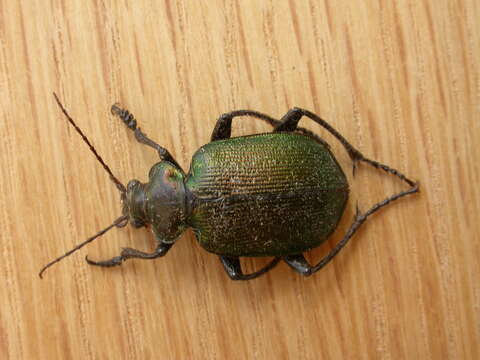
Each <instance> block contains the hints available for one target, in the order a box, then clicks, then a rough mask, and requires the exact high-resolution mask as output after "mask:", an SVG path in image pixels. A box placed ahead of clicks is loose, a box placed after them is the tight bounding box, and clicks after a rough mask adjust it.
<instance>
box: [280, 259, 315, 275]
mask: <svg viewBox="0 0 480 360" xmlns="http://www.w3.org/2000/svg"><path fill="white" fill-rule="evenodd" d="M283 261H285V262H286V263H287V264H288V266H290V267H291V268H292V269H293V270H295V271H296V272H298V273H300V274H302V275H303V276H310V275H312V274H313V272H314V271H313V267H312V265H310V264H309V263H308V261H307V260H306V259H305V257H304V256H303V255H302V254H297V255H287V256H285V257H284V258H283Z"/></svg>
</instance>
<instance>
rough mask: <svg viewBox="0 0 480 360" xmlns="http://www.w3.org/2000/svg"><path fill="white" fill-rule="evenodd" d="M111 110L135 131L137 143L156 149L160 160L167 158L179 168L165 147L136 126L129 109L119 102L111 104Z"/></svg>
mask: <svg viewBox="0 0 480 360" xmlns="http://www.w3.org/2000/svg"><path fill="white" fill-rule="evenodd" d="M111 112H112V114H113V115H116V116H118V117H119V118H120V119H121V120H122V121H123V122H124V123H125V125H127V127H128V128H129V129H130V130H132V131H133V132H134V133H135V139H137V141H138V142H139V143H141V144H144V145H147V146H149V147H151V148H153V149H155V150H157V152H158V155H159V156H160V159H161V160H167V161H169V162H171V163H172V164H174V165H175V166H177V167H179V168H180V165H178V163H177V161H176V160H175V159H174V158H173V156H172V155H171V154H170V152H169V151H168V150H167V149H165V148H164V147H162V146H160V145H159V144H157V143H156V142H155V141H153V140H152V139H150V138H149V137H148V136H147V135H145V133H144V132H143V131H142V130H140V128H139V127H137V120H136V119H135V117H134V116H133V114H132V113H131V112H130V111H128V110H126V109H123V108H121V107H120V105H119V104H113V105H112V108H111Z"/></svg>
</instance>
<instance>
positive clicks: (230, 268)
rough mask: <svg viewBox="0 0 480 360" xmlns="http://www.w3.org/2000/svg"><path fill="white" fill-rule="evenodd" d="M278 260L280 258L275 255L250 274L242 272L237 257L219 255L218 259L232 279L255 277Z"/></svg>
mask: <svg viewBox="0 0 480 360" xmlns="http://www.w3.org/2000/svg"><path fill="white" fill-rule="evenodd" d="M280 260H281V258H279V257H276V258H274V259H273V260H272V261H270V262H269V263H268V264H267V265H266V266H265V267H263V268H262V269H260V270H258V271H255V272H253V273H251V274H244V273H243V271H242V266H241V265H240V259H239V258H238V257H230V256H220V261H221V262H222V264H223V267H224V268H225V271H226V272H227V274H228V276H229V277H230V279H232V280H251V279H255V278H256V277H259V276H260V275H263V274H265V273H266V272H268V271H270V270H272V269H273V268H274V267H275V266H276V265H277V264H278V263H279V261H280Z"/></svg>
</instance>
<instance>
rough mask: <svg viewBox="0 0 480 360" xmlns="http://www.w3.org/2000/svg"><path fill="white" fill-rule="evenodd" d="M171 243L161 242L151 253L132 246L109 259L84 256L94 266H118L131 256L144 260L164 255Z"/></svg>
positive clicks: (131, 257)
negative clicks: (96, 259)
mask: <svg viewBox="0 0 480 360" xmlns="http://www.w3.org/2000/svg"><path fill="white" fill-rule="evenodd" d="M172 245H173V244H163V243H162V244H160V245H159V246H158V247H157V248H156V249H155V251H153V252H151V253H147V252H143V251H140V250H137V249H132V248H123V249H122V252H121V253H120V255H119V256H115V257H113V258H111V259H109V260H103V261H93V260H90V259H89V258H88V257H85V260H86V261H87V263H89V264H90V265H95V266H103V267H112V266H118V265H121V264H122V262H124V261H125V260H128V259H133V258H137V259H144V260H151V259H156V258H159V257H161V256H164V255H165V254H166V253H167V252H168V250H170V248H171V247H172Z"/></svg>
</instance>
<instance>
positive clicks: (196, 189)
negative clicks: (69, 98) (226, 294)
mask: <svg viewBox="0 0 480 360" xmlns="http://www.w3.org/2000/svg"><path fill="white" fill-rule="evenodd" d="M54 97H55V100H56V102H57V104H58V105H59V107H60V109H61V110H62V112H63V114H64V115H65V116H66V118H67V120H68V121H69V122H70V124H71V125H72V126H73V127H74V128H75V130H76V131H77V132H78V133H79V134H80V136H81V137H82V139H83V140H84V141H85V142H86V143H87V145H88V146H89V148H90V150H91V151H92V152H93V153H94V155H95V156H96V158H97V159H98V161H99V162H100V163H101V164H102V166H103V167H104V169H105V170H106V171H107V172H108V173H109V175H110V178H111V179H112V181H113V182H114V183H115V185H116V186H117V188H118V189H119V191H120V193H121V202H122V206H123V211H122V216H120V217H119V218H118V219H117V220H115V221H114V222H113V223H112V224H111V225H110V226H108V227H107V228H105V229H103V230H101V231H100V232H98V233H97V234H95V235H94V236H92V237H90V238H89V239H87V240H86V241H84V242H83V243H81V244H79V245H77V246H76V247H75V248H73V249H72V250H70V251H68V252H67V253H65V254H64V255H62V256H60V257H59V258H57V259H55V260H53V261H51V262H50V263H48V264H47V265H45V266H44V267H43V269H42V270H41V271H40V273H39V275H40V277H42V274H43V272H44V271H45V270H46V269H47V268H48V267H50V266H51V265H53V264H55V263H57V262H58V261H60V260H62V259H63V258H65V257H66V256H69V255H70V254H72V253H73V252H75V251H77V250H78V249H80V248H81V247H83V246H84V245H86V244H88V243H90V242H91V241H93V240H94V239H96V238H97V237H99V236H100V235H103V234H104V233H105V232H107V231H108V230H110V229H111V228H113V227H123V226H125V225H127V223H130V224H131V225H132V226H133V227H135V228H139V227H143V226H150V227H151V230H152V232H153V234H154V237H155V240H156V243H157V246H156V249H155V250H154V251H153V252H150V253H148V252H143V251H140V250H137V249H132V248H124V249H123V250H122V252H121V254H120V255H119V256H116V257H113V258H111V259H109V260H104V261H93V260H90V259H89V258H88V257H86V260H87V262H88V263H89V264H91V265H97V266H104V267H111V266H116V265H120V264H121V263H122V262H124V261H125V260H127V259H132V258H138V259H156V258H158V257H162V256H164V255H165V254H166V253H167V252H168V251H169V250H170V248H171V247H172V246H173V244H174V243H175V241H176V240H177V239H178V238H179V237H180V236H181V234H182V233H183V232H184V230H186V229H187V228H189V227H190V228H192V229H193V231H194V233H195V236H196V238H197V240H198V242H199V243H200V245H201V246H202V247H203V248H204V249H206V250H207V251H209V252H212V253H214V254H217V255H218V256H219V258H220V261H221V263H222V264H223V266H224V268H225V271H226V272H227V274H228V276H229V277H230V278H231V279H233V280H249V279H254V278H256V277H258V276H260V275H262V274H265V273H266V272H267V271H269V270H271V269H272V268H273V267H275V265H277V264H278V262H279V261H281V260H283V261H284V262H286V263H287V264H288V265H289V266H290V267H291V268H293V269H294V270H295V271H297V272H299V273H300V274H302V275H305V276H308V275H311V274H313V273H315V272H317V271H318V270H320V269H321V268H322V267H324V266H325V265H326V264H327V263H328V262H329V261H330V260H332V259H333V258H334V257H335V255H337V254H338V252H339V251H340V250H341V249H342V248H343V247H344V246H345V245H346V244H347V242H348V241H349V239H350V238H351V237H352V236H353V234H354V233H355V232H356V231H357V230H358V228H359V227H360V226H361V225H362V224H363V223H364V222H365V220H366V219H367V217H369V216H370V215H372V214H373V213H374V212H376V211H378V210H379V209H381V208H382V207H384V206H386V205H388V204H389V203H390V202H392V201H394V200H397V199H399V198H401V197H403V196H405V195H409V194H413V193H416V192H418V189H419V187H418V183H417V182H415V181H413V180H410V179H409V178H407V177H406V176H405V175H403V174H402V173H400V172H399V171H397V170H395V169H393V168H391V167H389V166H387V165H384V164H381V163H379V162H377V161H375V160H371V159H368V158H366V157H364V156H363V155H362V153H361V152H360V151H358V150H357V149H355V148H354V147H353V146H352V145H351V144H350V143H349V142H348V141H347V140H346V139H345V138H344V137H343V136H342V135H341V134H340V133H339V132H338V131H337V130H335V129H334V128H333V127H332V126H331V125H329V124H328V123H327V122H326V121H325V120H323V119H321V118H320V117H318V116H317V115H315V114H314V113H312V112H310V111H308V110H304V109H300V108H293V109H291V110H289V111H288V112H287V113H286V114H285V115H284V116H283V117H282V118H281V119H280V120H276V119H274V118H272V117H270V116H268V115H265V114H262V113H259V112H256V111H253V110H237V111H232V112H230V113H226V114H223V115H222V116H220V117H219V118H218V120H217V123H216V125H215V128H214V129H213V133H212V136H211V142H210V143H208V144H206V145H204V146H202V147H200V149H199V150H197V152H196V153H195V154H194V155H193V158H192V162H191V165H190V170H189V172H188V173H185V172H184V171H183V170H182V168H181V167H180V165H179V164H178V163H177V161H176V160H175V159H174V158H173V156H172V155H171V154H170V153H169V152H168V150H166V149H165V148H163V147H162V146H160V145H159V144H157V143H156V142H155V141H153V140H151V139H150V138H149V137H147V136H146V135H145V134H144V133H143V132H142V131H141V130H140V128H139V127H138V126H137V121H136V119H135V117H134V116H133V115H132V114H131V113H130V112H129V111H128V110H125V109H123V108H121V107H120V106H119V105H118V104H114V105H113V106H112V108H111V111H112V113H113V114H114V115H116V116H117V117H119V118H120V119H121V120H122V121H123V122H124V123H125V125H126V126H127V127H128V128H129V129H130V130H132V131H133V132H134V134H135V138H136V139H137V141H138V142H140V143H142V144H145V145H147V146H149V147H151V148H153V149H155V150H156V151H157V152H158V154H159V156H160V162H158V163H156V164H155V165H154V166H153V167H152V168H151V169H150V172H149V175H148V178H149V181H148V182H147V183H144V184H143V183H141V182H140V181H138V180H131V181H129V182H128V184H127V186H126V187H125V186H124V185H123V184H122V183H121V182H120V181H119V180H118V179H117V178H116V177H115V176H114V175H113V173H112V171H111V170H110V168H109V167H108V166H107V165H106V164H105V162H104V161H103V159H102V158H101V157H100V156H99V155H98V154H97V152H96V150H95V148H94V147H93V146H92V145H91V143H90V142H89V140H88V139H87V137H86V136H85V135H84V134H83V132H82V131H81V130H80V128H79V127H78V126H77V125H76V124H75V122H74V121H73V119H72V118H71V117H70V115H69V114H68V113H67V111H66V110H65V108H64V106H63V105H62V104H61V102H60V100H59V99H58V97H57V95H56V94H55V93H54ZM239 116H250V117H253V118H257V119H260V120H263V121H266V122H267V123H269V124H270V125H272V126H273V132H272V133H264V134H257V135H248V136H240V137H235V138H232V137H231V128H232V120H233V119H234V118H235V117H239ZM304 116H305V117H307V118H309V119H311V120H313V121H314V122H316V123H317V124H319V125H321V126H322V127H323V128H325V129H326V130H327V131H329V132H330V133H331V134H332V135H333V136H334V137H335V138H336V139H337V140H338V141H340V143H341V144H342V145H343V147H344V148H345V150H346V151H347V153H348V155H349V156H350V158H351V160H352V162H353V172H354V174H355V168H356V165H357V163H359V162H363V163H366V164H368V165H371V166H373V167H375V168H377V169H381V170H383V171H385V172H387V173H389V174H392V175H395V176H397V177H399V178H400V179H401V180H402V181H404V182H405V183H407V184H408V185H409V188H408V189H407V190H404V191H401V192H398V193H396V194H394V195H392V196H389V197H387V198H385V199H384V200H382V201H380V202H378V203H376V204H374V205H373V206H372V207H371V208H370V209H369V210H367V211H365V212H361V211H359V209H358V207H357V211H356V214H355V217H354V219H353V221H352V224H351V225H350V227H349V229H348V230H347V232H346V233H345V235H344V237H343V238H342V239H341V240H340V241H339V242H338V243H337V244H336V246H335V247H334V248H333V249H332V250H331V251H330V252H329V253H328V254H327V255H326V256H325V257H324V258H323V259H321V260H320V262H318V263H317V264H316V265H313V266H312V265H310V264H309V263H308V262H307V260H306V259H305V257H304V256H303V255H302V253H303V252H305V251H308V250H310V249H312V248H315V247H317V246H319V245H320V244H321V243H322V242H323V241H325V240H326V239H327V238H328V237H329V235H330V234H331V233H332V232H333V231H334V230H335V228H336V227H337V225H338V223H339V221H340V218H341V217H342V214H343V212H344V209H345V206H346V203H347V200H348V194H349V185H348V182H347V178H346V176H345V174H344V172H343V170H342V168H341V167H340V165H339V164H338V162H337V160H336V159H335V157H334V156H333V154H332V152H331V151H330V148H329V145H328V144H327V143H326V142H325V141H324V140H323V139H322V138H320V137H319V136H318V135H316V134H314V133H313V132H311V131H309V130H307V129H305V128H302V127H299V126H298V122H299V120H300V119H301V118H302V117H304ZM260 256H273V257H274V258H273V260H272V261H271V262H270V263H268V264H267V265H266V266H265V267H263V268H262V269H260V270H258V271H255V272H253V273H250V274H245V273H243V271H242V268H241V266H240V260H239V258H240V257H260Z"/></svg>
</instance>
